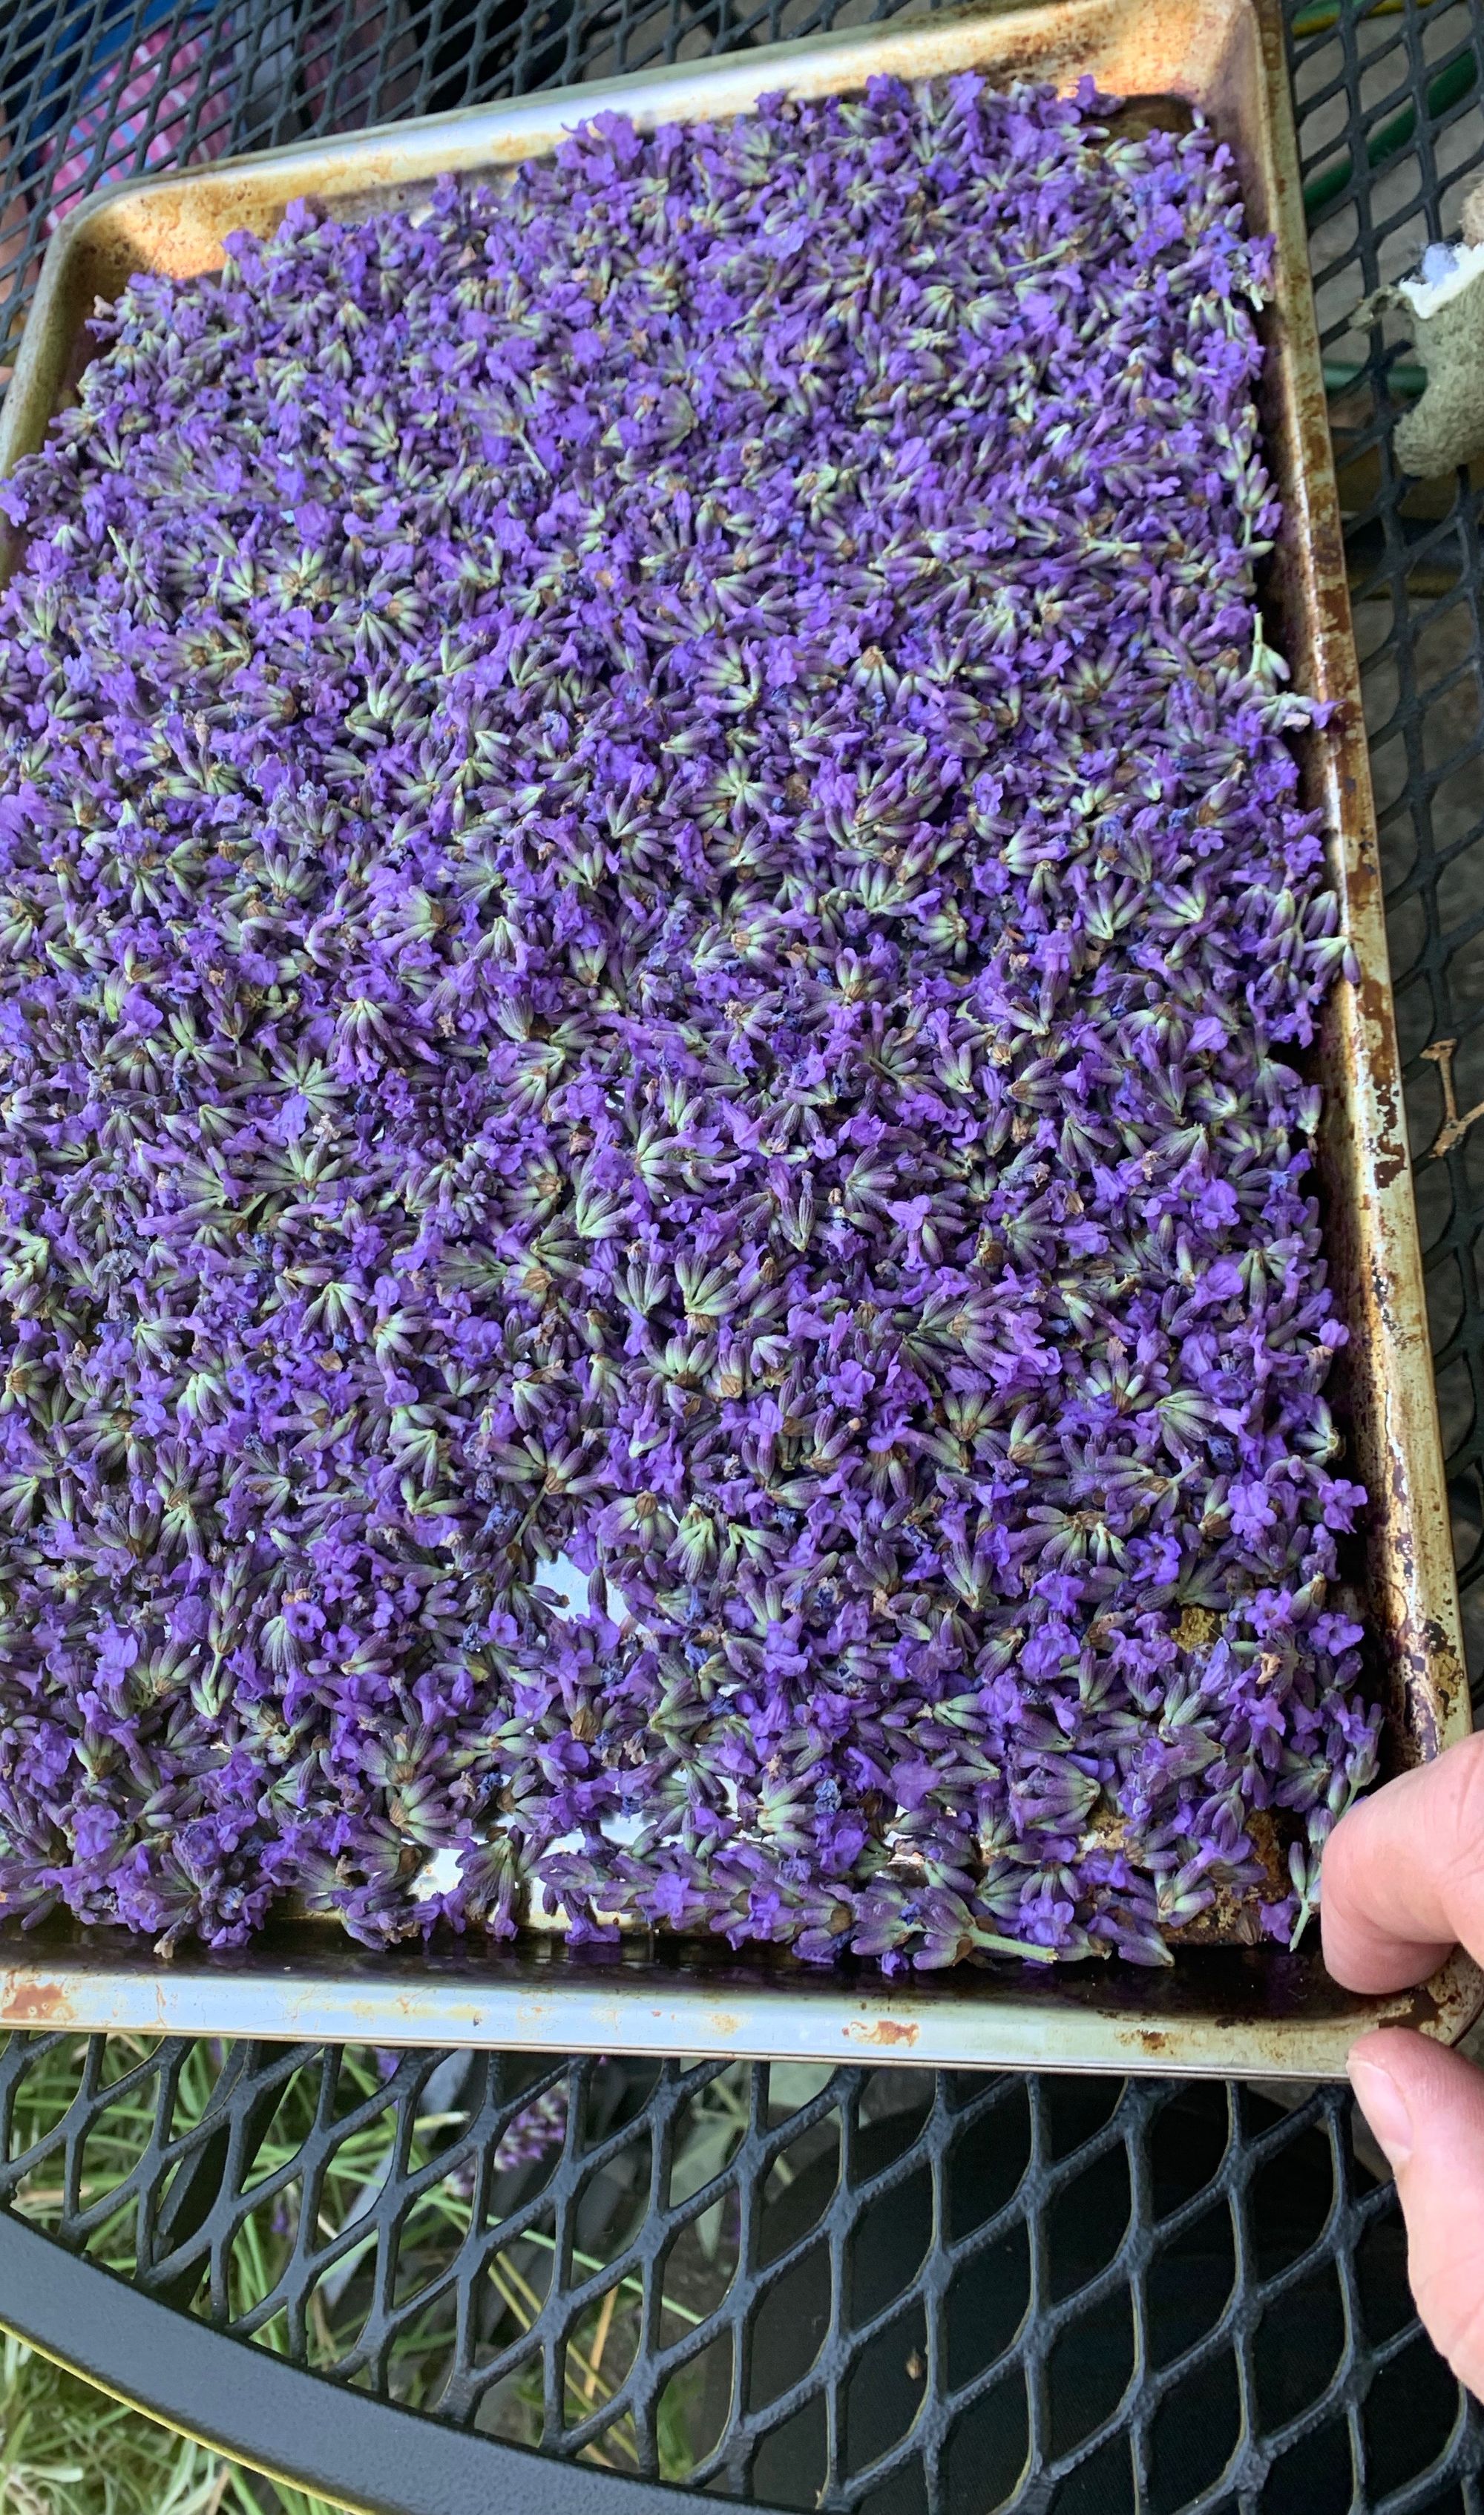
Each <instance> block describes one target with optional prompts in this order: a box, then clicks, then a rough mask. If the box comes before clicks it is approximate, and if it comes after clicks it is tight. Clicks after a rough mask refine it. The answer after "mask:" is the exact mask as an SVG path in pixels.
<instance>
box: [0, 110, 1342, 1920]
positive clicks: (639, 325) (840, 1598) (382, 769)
mask: <svg viewBox="0 0 1484 2515" xmlns="http://www.w3.org/2000/svg"><path fill="white" fill-rule="evenodd" d="M1266 266H1267V256H1266V249H1265V247H1264V246H1263V245H1261V244H1260V243H1255V242H1252V241H1250V240H1247V239H1246V238H1244V235H1243V232H1242V223H1241V216H1240V210H1239V207H1238V205H1237V202H1236V196H1235V191H1234V186H1233V184H1232V180H1231V176H1230V173H1229V170H1228V167H1227V165H1226V162H1225V159H1224V156H1223V152H1222V151H1221V150H1220V149H1219V148H1217V147H1216V145H1215V144H1214V142H1213V140H1212V137H1211V135H1210V134H1209V133H1208V132H1207V131H1205V130H1204V129H1201V128H1197V129H1196V130H1195V131H1193V132H1191V133H1190V134H1188V135H1186V136H1182V137H1173V136H1171V135H1169V134H1166V133H1161V132H1153V133H1151V134H1150V135H1149V136H1148V137H1147V138H1144V139H1141V140H1136V141H1134V140H1119V139H1115V138H1112V137H1111V136H1110V135H1109V133H1108V131H1107V129H1106V101H1105V100H1099V99H1098V98H1096V97H1095V96H1093V95H1092V93H1090V92H1084V93H1083V94H1082V95H1080V96H1079V97H1077V98H1075V99H1066V98H1058V97H1056V96H1054V95H1052V94H1051V93H1050V92H1047V91H1043V90H1040V89H1031V88H1026V87H1020V88H1017V89H1015V90H1013V91H1011V92H1010V93H1008V94H1001V95H997V94H993V93H990V92H989V91H987V90H986V89H985V88H984V87H983V86H982V84H981V83H980V82H979V81H978V80H977V79H974V78H970V77H964V78H957V79H954V80H951V81H949V82H947V83H945V84H944V85H943V86H942V87H940V88H937V89H934V90H932V91H930V92H927V93H923V94H914V93H909V92H908V91H907V90H905V89H903V88H901V87H899V86H895V85H891V84H888V83H878V84H877V85H876V86H874V87H873V88H872V90H871V91H870V93H869V94H868V95H867V96H866V97H865V98H864V99H861V100H857V101H853V102H839V101H832V102H826V103H808V104H795V103H786V102H783V101H781V100H773V101H770V102H768V103H765V104H764V105H763V108H762V109H761V110H760V111H759V112H757V113H756V114H755V115H751V116H748V117H745V118H743V119H740V120H738V121H736V122H735V123H733V124H730V125H728V126H726V127H724V128H721V127H719V128H715V129H710V128H706V129H697V130H692V131H690V132H686V133H682V132H680V131H677V130H662V131H660V132H658V133H656V134H655V135H653V136H652V137H647V138H645V137H640V136H639V134H638V133H637V132H636V131H635V129H634V128H633V127H632V126H631V125H629V124H628V123H626V122H624V121H622V120H619V119H616V118H614V117H612V116H604V117H601V118H600V119H599V120H598V121H597V122H596V123H594V124H593V125H592V126H591V127H588V128H586V129H584V130H583V131H582V132H580V133H579V134H577V135H576V136H575V137H573V138H572V139H571V140H570V141H569V142H568V143H566V144H564V145H563V146H562V147H561V148H560V150H559V151H558V152H557V154H556V158H555V159H554V160H552V161H550V162H544V163H537V164H533V165H530V166H528V167H526V168H524V169H522V170H521V171H520V172H519V174H518V175H517V176H516V177H515V180H514V182H513V183H512V184H511V185H510V186H509V187H508V188H504V189H501V190H499V191H498V192H490V191H486V190H481V189H460V188H457V187H455V186H453V185H451V184H447V185H444V186H440V188H439V189H438V191H437V192H436V194H435V195H434V197H433V201H432V203H431V205H426V206H425V207H424V208H423V209H422V210H420V211H416V212H413V213H410V214H409V213H398V214H396V215H392V216H386V217H382V218H378V219H375V220H373V221H371V222H370V223H369V224H367V225H363V226H354V227H348V226H342V225H339V224H337V223H336V222H335V220H334V219H333V218H331V217H329V216H327V215H326V214H325V213H324V212H323V210H322V209H316V208H315V207H313V206H312V205H301V206H299V207H297V208H296V209H294V210H293V211H291V212H290V214H289V216H288V218H287V219H286V221H285V223H284V227H283V229H282V232H281V233H280V234H279V236H278V237H277V238H276V239H275V240H274V241H272V242H271V243H269V244H268V245H263V244H260V243H258V242H256V241H255V240H253V239H252V238H251V237H248V236H245V235H244V236H239V237H235V238H233V239H231V240H230V244H229V250H228V258H227V262H226V264H225V266H224V268H222V269H221V271H220V272H219V273H216V274H214V275H212V276H210V277H208V278H202V279H193V280H189V281H185V282H171V281H167V280H164V279H157V278H140V279H137V280H136V281H135V282H134V283H133V284H132V285H131V286H130V288H129V289H128V290H127V291H126V293H125V294H124V296H123V297H122V298H121V300H120V301H119V303H118V305H117V307H116V308H115V309H113V311H112V313H111V314H110V315H108V316H107V317H105V318H104V319H103V320H102V321H101V323H100V332H101V337H102V348H101V353H100V354H99V356H98V357H97V359H96V361H95V363H94V364H93V365H92V366H91V367H90V368H89V369H88V371H87V373H86V375H85V377H84V380H83V386H82V394H81V401H80V405H79V406H78V407H77V408H76V409H75V410H72V411H69V412H68V413H67V414H65V415H64V416H63V417H62V419H61V420H60V421H59V422H58V423H57V425H56V427H55V428H54V430H53V432H52V434H51V437H50V440H49V442H48V444H47V446H46V448H45V449H44V450H43V451H42V452H41V453H40V454H38V455H36V456H35V457H34V458H32V459H30V460H28V461H27V462H26V463H24V464H23V465H22V466H21V470H20V472H19V474H17V476H16V477H15V479H14V480H13V481H12V482H11V483H10V484H9V485H8V487H7V488H6V490H5V491H4V493H3V496H4V504H5V506H6V509H7V512H8V513H9V515H10V516H11V518H12V520H13V523H14V524H15V525H16V526H17V527H18V529H19V531H20V533H21V540H22V559H21V566H20V568H19V571H18V573H17V574H16V576H15V578H14V580H13V583H12V585H11V587H10V589H9V590H8V592H7V593H6V594H5V596H4V598H3V600H0V722H3V735H0V946H3V952H4V961H3V975H0V1059H3V1073H0V1087H3V1110H4V1134H3V1139H0V1155H3V1182H0V1184H3V1242H0V1304H3V1325H0V1340H3V1348H4V1350H3V1355H0V1526H3V1532H4V1534H3V1545H0V1609H3V1614H0V1837H3V1859H0V1887H3V1908H4V1909H5V1910H7V1911H9V1912H11V1913H20V1914H23V1915H32V1914H37V1913H40V1912H41V1911H43V1910H45V1909H46V1908H47V1907H48V1906H49V1905H50V1904H52V1903H54V1902H56V1901H58V1900H61V1901H62V1903H64V1904H65V1905H66V1906H68V1907H69V1908H70V1909H71V1910H72V1911H73V1912H74V1913H76V1914H78V1915H81V1916H82V1917H85V1918H87V1919H89V1920H96V1921H107V1920H116V1921H122V1922H125V1923H127V1924H129V1925H130V1926H131V1927H134V1928H138V1929H144V1930H147V1931H150V1932H153V1933H156V1934H157V1935H158V1937H159V1940H160V1944H161V1945H162V1947H163V1948H164V1949H166V1950H167V1951H168V1950H169V1949H171V1948H172V1947H174V1946H176V1945H177V1944H179V1943H180V1941H181V1940H182V1939H183V1938H184V1937H186V1936H187V1935H189V1934H192V1933H195V1934H199V1935H200V1936H201V1937H202V1938H204V1939H205V1940H207V1941H209V1942H210V1943H212V1944H214V1945H223V1944H236V1943H238V1942H240V1941H242V1940H243V1939H244V1938H245V1937H246V1936H248V1935H249V1934H250V1933H251V1932H252V1931H253V1930H254V1929H255V1928H256V1927H258V1925H259V1924H260V1923H261V1922H262V1920H263V1918H264V1917H265V1916H266V1915H267V1913H268V1910H269V1908H270V1906H272V1905H273V1904H274V1902H275V1901H276V1900H278V1899H286V1898H290V1897H292V1898H295V1899H297V1907H296V1908H297V1909H303V1908H304V1907H305V1906H308V1907H309V1909H310V1910H312V1911H316V1912H322V1913H327V1914H337V1915H339V1916H341V1917H342V1918H343V1920H344V1922H345V1924H346V1925H347V1927H348V1928H350V1930H351V1931H353V1932H354V1933H355V1935H356V1936H357V1937H358V1938H360V1939H362V1940H364V1941H367V1942H369V1943H372V1944H377V1943H381V1942H385V1941H387V1940H390V1939H393V1938H396V1937H399V1936H405V1935H407V1934H409V1933H413V1932H416V1931H418V1930H420V1929H426V1928H428V1927H430V1926H432V1925H433V1923H434V1922H436V1921H438V1920H439V1919H445V1920H447V1921H449V1922H451V1923H452V1924H454V1925H455V1926H458V1927H469V1928H473V1929H476V1930H483V1931H489V1932H492V1933H495V1934H497V1935H503V1934H507V1933H509V1932H510V1931H511V1929H512V1928H513V1927H514V1926H515V1923H516V1921H517V1920H518V1919H519V1918H520V1917H521V1916H522V1914H524V1913H525V1912H526V1911H528V1910H532V1911H534V1912H535V1913H536V1914H537V1915H538V1916H539V1915H544V1916H545V1917H546V1918H547V1920H548V1922H549V1923H551V1922H557V1923H558V1924H559V1925H561V1926H565V1927H566V1928H568V1929H569V1930H570V1932H571V1933H572V1934H573V1936H574V1937H589V1938H591V1937H594V1936H605V1935H610V1934H611V1933H612V1932H613V1931H614V1930H615V1929H616V1928H617V1927H618V1926H619V1925H620V1924H629V1925H633V1924H645V1923H647V1924H650V1925H653V1926H656V1927H660V1928H667V1929H670V1928H680V1929H691V1930H699V1931H715V1932H721V1933H723V1934H724V1935H725V1936H726V1937H727V1938H729V1939H730V1940H731V1941H732V1942H733V1943H734V1944H741V1943H743V1942H756V1941H772V1942H777V1943H782V1944H787V1945H789V1946H791V1947H792V1948H793V1949H794V1950H796V1951H797V1953H798V1954H800V1955H801V1956H803V1957H804V1958H827V1957H829V1956H831V1955H833V1954H835V1953H837V1952H841V1951H845V1950H854V1951H856V1952H858V1953H860V1954H862V1955H867V1956H877V1957H882V1958H886V1961H887V1963H888V1964H890V1965H893V1966H894V1965H898V1964H901V1963H904V1962H909V1961H910V1962H914V1963H916V1964H919V1965H938V1964H944V1963H948V1962H952V1961H954V1960H956V1959H958V1958H963V1957H966V1956H969V1955H971V1954H974V1953H976V1952H983V1951H991V1952H993V1951H996V1950H1006V1949H1010V1950H1019V1951H1021V1952H1024V1953H1028V1954H1031V1955H1035V1956H1040V1957H1045V1956H1048V1955H1051V1954H1059V1955H1062V1956H1068V1957H1075V1956H1085V1955H1088V1954H1092V1953H1107V1952H1109V1951H1110V1950H1118V1951H1121V1952H1123V1953H1124V1954H1126V1955H1128V1956H1130V1957H1133V1958H1138V1959H1141V1960H1145V1961H1150V1962H1159V1961H1163V1960H1165V1959H1166V1958H1167V1955H1168V1947H1167V1938H1168V1934H1169V1933H1170V1932H1171V1931H1172V1930H1174V1929H1177V1928H1179V1927H1180V1926H1182V1925H1187V1924H1190V1923H1192V1922H1195V1923H1196V1924H1197V1925H1198V1926H1200V1925H1201V1923H1202V1917H1203V1916H1204V1917H1205V1921H1204V1926H1206V1927H1208V1928H1209V1927H1211V1926H1212V1925H1213V1922H1214V1920H1215V1919H1216V1917H1220V1916H1222V1915H1224V1916H1226V1922H1225V1924H1224V1925H1225V1926H1235V1927H1236V1928H1237V1929H1238V1931H1239V1932H1240V1931H1243V1930H1245V1931H1247V1932H1248V1933H1249V1934H1256V1933H1257V1931H1258V1930H1265V1931H1267V1932H1269V1933H1274V1934H1281V1935H1288V1934H1290V1933H1291V1932H1292V1931H1293V1930H1294V1929H1295V1928H1296V1927H1297V1926H1298V1925H1299V1924H1300V1923H1301V1920H1302V1918H1303V1917H1304V1914H1305V1912H1306V1910H1307V1908H1308V1905H1309V1903H1310V1901H1311V1899H1312V1892H1313V1883H1314V1869H1315V1863H1316V1860H1317V1853H1318V1847H1319V1845H1320V1844H1321V1843H1322V1841H1323V1839H1324V1836H1325V1835H1326V1833H1327V1831H1328V1829H1329V1827H1330V1825H1331V1824H1332V1822H1333V1819H1334V1815H1335V1812H1336V1811H1337V1810H1338V1809H1339V1808H1340V1806H1342V1805H1343V1803H1344V1801H1345V1799H1346V1797H1347V1795H1348V1794H1349V1793H1351V1792H1352V1790H1353V1789H1354V1788H1355V1787H1356V1786H1357V1784H1358V1783H1359V1782H1361V1781H1363V1780H1364V1779H1365V1778H1366V1777H1367V1776H1368V1774H1369V1772H1370V1770H1371V1767H1372V1762H1373V1756H1374V1736H1375V1726H1376V1723H1375V1715H1374V1713H1373V1712H1371V1711H1368V1710H1367V1709H1366V1708H1365V1705H1364V1702H1363V1699H1362V1694H1361V1689H1360V1686H1359V1682H1358V1678H1359V1668H1360V1659H1359V1652H1358V1648H1357V1645H1358V1644H1359V1642H1360V1638H1361V1635H1360V1631H1359V1629H1358V1627H1357V1626H1356V1624H1355V1623H1354V1622H1353V1621H1351V1620H1348V1619H1347V1618H1346V1616H1345V1615H1344V1614H1343V1613H1341V1612H1340V1607H1339V1603H1338V1602H1337V1600H1336V1599H1335V1598H1333V1597H1332V1598H1331V1599H1330V1601H1329V1603H1328V1604H1327V1600H1326V1592H1327V1585H1331V1586H1332V1585H1333V1584H1334V1582H1335V1580H1336V1573H1337V1558H1336V1548H1337V1537H1338V1536H1339V1535H1340V1534H1342V1533H1343V1532H1344V1531H1345V1530H1347V1529H1348V1528H1349V1527H1350V1525H1351V1522H1352V1516H1353V1514H1354V1513H1355V1512H1356V1510H1357V1508H1358V1507H1359V1505H1361V1504H1362V1502H1363V1499H1364V1497H1363V1495H1362V1494H1361V1492H1360V1491H1359V1489H1358V1488H1357V1487H1356V1486H1355V1485H1353V1484H1352V1483H1349V1482H1347V1481H1345V1479H1344V1478H1343V1476H1342V1475H1341V1474H1340V1473H1338V1472H1337V1470H1336V1458H1337V1448H1338V1444H1337V1436H1336V1432H1335V1429H1334V1427H1333V1425H1332V1422H1331V1419H1330V1415H1329V1412H1328V1409H1327V1406H1326V1402H1325V1398H1324V1395H1323V1393H1322V1390H1323V1383H1324V1380H1325V1374H1326V1369H1327V1367H1328V1364H1329V1362H1330V1358H1331V1355H1332V1352H1333V1350H1334V1348H1335V1347H1336V1346H1337V1345H1338V1344H1339V1343H1340V1342H1341V1341H1342V1340H1343V1331H1342V1329H1341V1328H1340V1326H1339V1324H1338V1323H1337V1321H1336V1320H1335V1318H1334V1316H1333V1313H1332V1304H1331V1299H1330V1296H1329V1295H1328V1293H1327V1292H1326V1289H1325V1268H1324V1261H1323V1257H1322V1255H1321V1247H1320V1230H1319V1223H1318V1219H1317V1212H1316V1206H1315V1203H1314V1201H1313V1198H1312V1195H1311V1194H1310V1193H1309V1192H1308V1170H1309V1150H1308V1138H1309V1136H1310V1135H1311V1134H1312V1131H1313V1128H1314V1126H1315V1123H1316V1119H1317V1114H1318V1095H1317V1093H1316V1091H1315V1090H1314V1089H1313V1088H1312V1086H1311V1085H1309V1084H1308V1083H1307V1082H1305V1081H1304V1080H1303V1079H1302V1078H1301V1074H1300V1070H1299V1068H1300V1065H1301V1063H1302V1051H1303V1050H1304V1048H1305V1046H1306V1045H1307V1043H1308V1042H1309V1041H1310V1040H1311V1038H1312V1035H1313V1026H1314V1020H1315V1008H1316V1005H1317V1003H1318V1000H1319V998H1320V996H1321V994H1322V992H1323V990H1324V988H1325V987H1326V985H1327V983H1328V982H1329V980H1330V979H1331V977H1332V975H1333V974H1334V973H1335V971H1336V969H1337V968H1338V966H1339V965H1340V962H1341V960H1342V958H1343V948H1344V947H1343V945H1342V942H1341V941H1340V938H1339V935H1338V931H1337V910H1336V904H1335V901H1334V899H1333V898H1332V897H1331V896H1330V895H1329V894H1328V892H1327V891H1326V890H1325V888H1324V887H1323V880H1324V877H1323V867H1322V849H1321V844H1320V839H1319V837H1318V835H1317V833H1316V830H1315V827H1314V825H1313V822H1312V820H1311V819H1310V818H1308V817H1306V816H1305V815H1304V813H1303V811H1302V810H1301V809H1300V807H1299V804H1298V800H1297V796H1296V769H1295V764H1294V761H1293V759H1292V757H1291V755H1290V751H1289V749H1288V747H1287V745H1286V742H1285V733H1286V731H1288V730H1289V729H1291V728H1295V727H1298V726H1302V725H1304V724H1306V723H1307V722H1309V721H1310V716H1311V711H1310V710H1308V709H1307V708H1306V707H1305V705H1304V704H1303V703H1302V702H1300V701H1299V700H1298V699H1296V698H1294V697H1292V696H1290V695H1288V694H1286V693H1285V691H1284V690H1283V688H1282V686H1281V683H1282V681H1283V679H1284V674H1283V668H1282V666H1281V664H1280V663H1279V662H1278V659H1277V658H1276V657H1275V656H1274V655H1273V654H1272V652H1271V651H1270V650H1269V649H1268V648H1267V647H1266V646H1265V645H1264V643H1263V640H1262V637H1261V633H1260V628H1259V627H1258V625H1257V617H1256V614H1255V609H1254V566H1255V562H1256V561H1257V559H1258V558H1259V557H1260V556H1261V554H1262V553H1263V552H1264V551H1265V550H1266V549H1267V548H1268V547H1269V545H1270V542H1271V538H1272V534H1273V531H1274V526H1275V518H1276V510H1275V506H1274V500H1273V496H1272V492H1271V487H1270V484H1269V481H1268V479H1267V477H1266V474H1265V473H1264V471H1263V467H1262V463H1261V459H1260V455H1259V452H1258V448H1257V423H1256V418H1255V413H1254V405H1253V390H1254V379H1255V376H1256V373H1257V366H1258V360H1259V351H1258V348H1257V341H1256V336H1255V331H1254V326H1253V320H1252V311H1251V309H1252V308H1253V307H1254V306H1255V305H1256V304H1257V303H1258V302H1259V300H1260V297H1261V294H1262V290H1263V285H1264V275H1265V270H1266ZM1233 1917H1235V1918H1234V1919H1233Z"/></svg>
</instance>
